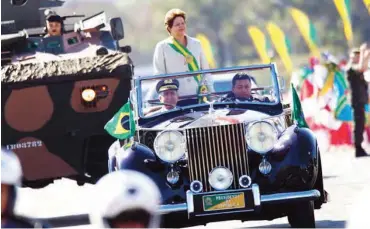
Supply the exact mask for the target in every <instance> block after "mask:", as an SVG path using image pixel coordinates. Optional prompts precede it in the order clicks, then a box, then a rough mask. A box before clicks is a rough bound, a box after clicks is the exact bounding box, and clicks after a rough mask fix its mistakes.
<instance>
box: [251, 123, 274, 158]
mask: <svg viewBox="0 0 370 229" xmlns="http://www.w3.org/2000/svg"><path fill="white" fill-rule="evenodd" d="M246 140H247V144H248V146H249V147H250V148H251V149H252V150H253V151H255V152H257V153H260V154H265V153H267V152H268V151H270V150H271V149H272V148H273V147H274V145H275V143H276V142H277V140H278V133H277V130H276V128H275V127H274V126H273V125H271V124H270V123H269V122H266V121H259V122H255V123H253V124H251V125H250V126H249V128H248V130H247V133H246Z"/></svg>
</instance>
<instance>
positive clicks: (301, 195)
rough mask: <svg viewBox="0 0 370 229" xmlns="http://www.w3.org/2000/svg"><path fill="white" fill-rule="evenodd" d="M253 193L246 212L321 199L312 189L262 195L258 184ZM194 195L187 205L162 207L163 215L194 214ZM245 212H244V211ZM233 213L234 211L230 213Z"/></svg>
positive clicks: (192, 194)
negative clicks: (251, 206) (266, 205)
mask: <svg viewBox="0 0 370 229" xmlns="http://www.w3.org/2000/svg"><path fill="white" fill-rule="evenodd" d="M251 191H252V193H253V202H254V206H253V209H244V211H253V210H255V209H258V208H260V207H261V206H262V205H264V204H279V203H291V202H295V201H309V200H316V199H318V198H319V197H320V195H321V194H320V192H319V191H318V190H316V189H311V190H307V191H298V192H284V193H276V194H267V195H261V194H260V189H259V186H258V184H253V185H252V187H251ZM194 195H196V194H194V193H192V192H191V191H188V192H187V193H186V199H187V200H186V203H181V204H168V205H161V206H160V210H159V211H160V213H161V214H169V213H173V212H188V214H189V215H192V214H193V213H194V199H193V198H194ZM240 211H241V210H238V211H237V210H236V211H235V212H240ZM242 211H243V210H242ZM223 213H224V212H223V211H220V213H213V214H223ZM229 213H233V211H231V212H229ZM207 215H209V214H207Z"/></svg>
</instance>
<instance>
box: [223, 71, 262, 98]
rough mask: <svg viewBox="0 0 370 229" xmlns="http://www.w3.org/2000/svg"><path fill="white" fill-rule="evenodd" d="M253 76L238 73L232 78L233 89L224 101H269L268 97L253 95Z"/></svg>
mask: <svg viewBox="0 0 370 229" xmlns="http://www.w3.org/2000/svg"><path fill="white" fill-rule="evenodd" d="M252 78H253V77H252V76H250V75H248V74H247V73H244V72H240V73H237V74H236V75H235V76H234V77H233V79H232V90H231V92H230V93H228V94H227V95H226V97H224V98H223V99H222V101H230V100H231V101H235V100H239V101H253V100H255V101H259V102H269V99H268V98H266V97H265V98H263V99H259V98H256V97H253V96H252V92H251V91H252Z"/></svg>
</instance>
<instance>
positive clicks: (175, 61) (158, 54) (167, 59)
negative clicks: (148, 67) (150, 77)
mask: <svg viewBox="0 0 370 229" xmlns="http://www.w3.org/2000/svg"><path fill="white" fill-rule="evenodd" d="M186 38H187V42H188V44H187V46H186V48H187V49H188V50H189V51H190V52H191V53H192V54H193V56H194V57H195V59H196V60H197V62H198V64H199V68H200V69H201V70H204V69H209V65H208V62H207V60H206V57H205V55H204V52H203V50H202V46H201V44H200V41H199V40H198V39H195V38H192V37H189V36H187V35H186ZM169 43H172V39H171V37H169V38H167V39H165V40H162V41H160V42H158V44H157V45H156V47H155V51H154V56H153V68H154V75H159V74H171V73H176V72H188V71H189V68H188V63H187V62H186V60H185V57H184V56H183V55H181V54H180V53H178V52H177V51H175V50H174V49H173V48H172V47H171V46H170V45H169ZM178 80H179V83H180V86H179V91H178V92H179V95H190V94H196V93H197V90H198V84H197V82H196V81H195V79H194V78H193V77H187V78H179V79H178Z"/></svg>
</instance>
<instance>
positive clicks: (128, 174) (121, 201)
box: [89, 170, 161, 228]
mask: <svg viewBox="0 0 370 229" xmlns="http://www.w3.org/2000/svg"><path fill="white" fill-rule="evenodd" d="M94 188H95V190H94V192H93V193H94V197H93V198H92V200H94V201H93V203H92V204H93V206H92V208H91V212H90V214H89V218H90V222H91V224H92V225H94V226H97V227H100V228H102V227H105V228H109V227H111V226H110V224H109V222H108V220H109V219H114V218H116V217H117V216H120V215H124V213H129V212H133V211H135V210H142V211H145V212H146V213H148V215H150V219H149V220H148V225H147V226H148V228H153V227H154V228H158V227H159V226H160V216H159V213H158V208H159V204H160V201H161V194H160V191H159V189H158V187H157V185H156V184H155V183H154V181H153V180H151V179H150V178H149V177H147V176H146V175H144V174H142V173H140V172H136V171H133V170H119V171H114V172H112V173H109V174H107V175H105V176H104V177H102V178H101V179H100V180H99V181H98V182H97V184H96V185H95V187H94Z"/></svg>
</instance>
